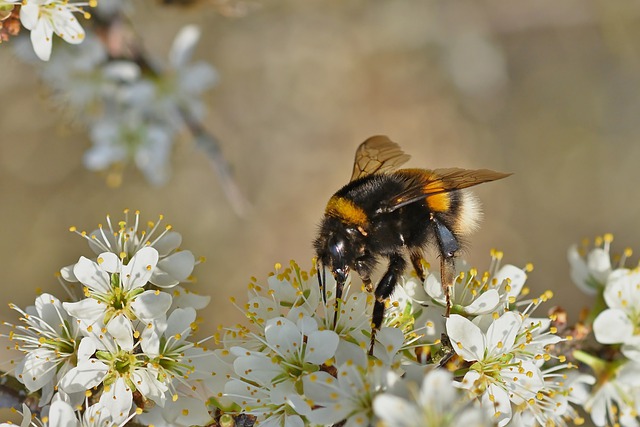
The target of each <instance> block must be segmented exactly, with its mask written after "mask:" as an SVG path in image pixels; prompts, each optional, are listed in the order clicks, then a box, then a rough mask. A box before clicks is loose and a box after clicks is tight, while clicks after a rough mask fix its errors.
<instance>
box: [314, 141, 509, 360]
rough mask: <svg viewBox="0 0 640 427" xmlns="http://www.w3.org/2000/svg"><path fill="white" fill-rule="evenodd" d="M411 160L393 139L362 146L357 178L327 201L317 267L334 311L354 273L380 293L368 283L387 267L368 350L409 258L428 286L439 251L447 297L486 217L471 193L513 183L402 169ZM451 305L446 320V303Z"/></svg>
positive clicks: (482, 173)
mask: <svg viewBox="0 0 640 427" xmlns="http://www.w3.org/2000/svg"><path fill="white" fill-rule="evenodd" d="M408 159H409V156H407V155H406V154H404V153H403V152H402V150H400V148H399V146H398V145H397V144H396V143H394V142H392V141H390V140H389V139H388V138H387V137H384V136H376V137H372V138H369V139H368V140H366V141H365V142H364V143H362V144H361V145H360V147H359V148H358V150H357V151H356V159H355V164H354V171H353V174H352V179H351V181H350V182H349V183H348V184H346V185H345V186H344V187H342V188H341V189H340V190H338V191H337V192H336V193H335V194H334V195H333V196H332V197H331V198H330V199H329V202H328V203H327V206H326V209H325V213H324V218H323V220H322V222H321V224H320V230H319V233H318V237H317V238H316V240H315V241H314V247H315V249H316V253H317V259H318V264H319V266H323V267H324V266H326V267H329V269H330V270H331V272H332V274H333V276H334V277H335V279H336V295H335V296H336V304H337V303H338V300H339V299H340V298H341V295H342V286H343V285H344V283H345V281H346V279H347V276H348V274H349V272H350V271H351V270H355V271H356V272H357V273H358V274H359V275H360V277H361V278H362V280H363V282H364V283H365V286H366V287H367V289H368V290H370V291H374V288H373V287H372V286H371V279H370V276H371V274H372V272H373V270H374V269H375V267H376V265H377V264H378V263H379V262H380V259H381V258H386V259H387V260H388V267H387V271H386V273H385V274H384V275H383V277H382V279H380V281H379V282H378V284H377V285H376V287H375V297H376V302H375V305H374V312H373V319H372V324H373V330H372V336H371V349H370V351H372V349H373V344H374V338H375V331H376V330H377V329H379V328H380V326H381V324H382V319H383V315H384V308H385V305H384V303H385V301H386V300H387V299H388V298H389V296H390V295H391V293H392V292H393V290H394V288H395V286H396V284H397V283H398V281H399V279H400V276H401V275H402V274H403V273H404V272H405V270H406V268H407V266H408V263H407V260H406V259H405V257H406V255H407V254H408V255H409V258H410V261H411V263H412V264H413V267H414V268H415V270H416V272H417V273H418V275H419V276H420V277H421V278H422V279H424V271H423V269H422V264H421V259H422V258H423V257H424V251H425V250H426V249H427V248H428V247H430V246H433V247H435V248H436V249H437V251H438V252H439V254H440V260H441V279H442V284H443V287H447V290H446V292H447V296H448V286H450V285H451V284H452V282H453V271H454V264H453V259H454V257H455V255H456V254H457V253H458V251H459V250H460V248H461V245H462V242H463V238H464V236H466V235H467V234H469V233H470V232H471V231H473V230H474V229H475V228H476V227H477V223H478V221H479V219H480V217H481V213H480V209H479V203H478V202H477V200H476V198H475V197H474V196H473V195H472V194H471V193H470V192H469V191H468V190H466V188H467V187H471V186H474V185H477V184H480V183H483V182H489V181H493V180H496V179H501V178H504V177H506V176H508V174H503V173H499V172H494V171H490V170H487V169H479V170H467V169H459V168H450V169H436V170H427V169H396V167H397V166H398V165H401V164H403V163H404V162H406V161H407V160H408ZM321 283H322V281H321ZM322 286H324V285H322ZM447 304H448V305H447V311H446V315H448V309H449V301H448V299H447ZM336 316H337V311H336Z"/></svg>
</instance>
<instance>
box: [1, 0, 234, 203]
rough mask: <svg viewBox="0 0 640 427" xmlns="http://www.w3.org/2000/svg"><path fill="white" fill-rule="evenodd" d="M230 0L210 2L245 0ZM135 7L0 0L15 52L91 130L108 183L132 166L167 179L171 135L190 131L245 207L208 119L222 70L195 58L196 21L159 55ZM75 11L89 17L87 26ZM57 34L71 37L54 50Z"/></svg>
mask: <svg viewBox="0 0 640 427" xmlns="http://www.w3.org/2000/svg"><path fill="white" fill-rule="evenodd" d="M167 3H169V2H167ZM185 3H189V2H185ZM216 3H217V2H216ZM224 3H225V5H222V4H220V5H214V8H216V9H217V10H218V11H219V12H220V13H226V14H229V13H232V11H231V9H232V6H233V5H238V6H240V5H241V4H243V0H230V1H226V2H224ZM244 9H246V8H244ZM244 9H243V8H238V10H237V11H236V12H235V13H236V14H241V13H243V10H244ZM89 10H90V11H91V12H89ZM133 13H134V2H130V1H122V0H100V2H97V0H89V1H88V2H81V1H75V0H0V43H1V42H2V41H8V40H9V39H10V38H11V42H12V45H13V46H14V47H15V52H16V54H17V56H18V57H20V58H21V59H23V60H24V61H25V62H27V63H30V64H31V65H33V67H34V69H35V70H36V71H37V72H39V74H40V75H41V78H42V80H43V81H44V82H45V83H46V84H47V85H48V86H49V87H50V89H51V90H50V91H49V92H48V93H49V94H50V96H51V97H52V98H53V100H54V103H55V104H57V105H58V106H59V107H60V110H61V111H60V113H61V114H67V115H68V116H69V117H71V118H72V121H73V122H74V123H76V124H79V125H80V126H82V127H84V128H85V129H86V130H87V133H88V136H89V140H90V141H91V146H90V148H88V149H87V151H86V152H85V154H84V157H83V163H84V166H85V167H86V168H87V169H88V170H91V171H96V172H100V173H102V174H103V175H104V176H105V179H106V182H107V185H109V186H111V187H118V186H120V185H122V182H123V180H124V173H125V171H126V170H127V169H128V168H129V167H130V166H133V167H135V168H137V169H138V170H140V171H141V172H142V174H143V175H144V177H145V178H146V179H147V181H148V182H150V183H151V184H152V185H163V184H165V183H166V182H167V181H168V179H169V178H170V176H171V156H172V153H173V151H174V146H175V143H176V142H177V140H178V139H179V137H180V136H181V135H183V134H185V133H187V134H190V136H191V137H192V139H193V141H194V143H195V145H196V146H197V147H198V148H200V149H201V150H202V151H203V152H204V154H205V155H206V156H208V157H209V158H210V160H211V164H212V166H213V169H215V171H216V172H217V174H218V176H219V178H220V182H221V185H222V187H223V190H224V191H225V194H226V195H227V197H228V199H229V201H230V202H231V204H232V207H233V208H234V209H235V210H236V212H238V213H239V214H242V213H243V212H244V209H245V207H246V202H245V200H244V198H243V197H242V195H241V192H240V191H239V190H238V188H237V187H236V184H235V182H234V180H233V179H232V177H231V172H230V167H229V166H228V164H227V162H226V160H225V159H224V157H223V155H222V151H221V149H220V147H219V145H218V140H217V139H216V138H215V136H214V135H212V134H211V133H210V131H209V130H208V129H207V127H206V126H205V125H204V123H203V119H204V116H205V105H204V102H203V100H202V98H203V94H204V92H205V91H207V90H209V89H210V88H211V87H213V86H214V85H215V84H216V83H217V79H218V76H217V72H216V70H215V68H214V67H213V66H212V65H211V64H209V63H207V62H204V61H193V60H192V57H193V53H194V50H195V49H196V46H197V44H198V41H199V39H200V30H199V28H197V27H196V26H194V25H186V26H184V27H183V28H182V29H180V30H179V31H177V35H176V37H175V40H174V42H173V45H172V46H171V49H170V51H169V52H168V59H167V60H165V61H162V60H161V59H160V58H156V57H154V56H151V55H150V54H149V53H148V52H147V50H146V47H145V46H144V44H145V43H144V40H142V38H141V37H142V36H141V35H140V36H138V34H140V33H139V32H138V30H137V29H136V28H134V26H135V25H134V24H135V19H134V18H133ZM78 15H81V16H83V17H84V18H85V19H86V20H87V22H86V24H85V25H84V27H83V25H81V24H80V22H79V20H78V18H77V17H76V16H78ZM90 18H91V19H90ZM21 27H24V28H26V29H28V30H30V40H31V41H30V42H29V41H28V39H27V38H26V37H15V38H12V37H14V36H17V35H18V34H19V33H20V29H21ZM53 34H56V35H57V37H53ZM56 38H61V39H63V40H65V41H66V42H68V43H67V44H64V43H63V44H60V45H59V44H56V46H55V49H54V50H55V53H54V54H53V55H52V46H53V44H54V43H53V40H54V39H56Z"/></svg>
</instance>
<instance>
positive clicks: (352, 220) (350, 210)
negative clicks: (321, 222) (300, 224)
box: [325, 196, 369, 227]
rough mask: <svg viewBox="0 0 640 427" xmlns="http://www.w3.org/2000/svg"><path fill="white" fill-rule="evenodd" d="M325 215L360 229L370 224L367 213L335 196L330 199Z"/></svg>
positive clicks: (348, 201)
mask: <svg viewBox="0 0 640 427" xmlns="http://www.w3.org/2000/svg"><path fill="white" fill-rule="evenodd" d="M325 213H326V214H327V215H329V216H332V217H334V218H338V219H341V220H343V221H344V222H346V223H347V224H350V225H354V226H358V227H366V226H367V224H368V223H369V218H368V217H367V214H366V213H365V211H364V210H363V209H362V208H361V207H360V206H358V205H356V204H355V203H353V202H352V201H351V200H348V199H345V198H344V197H337V196H333V197H332V198H331V199H329V203H327V209H326V210H325Z"/></svg>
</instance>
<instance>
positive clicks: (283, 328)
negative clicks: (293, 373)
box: [264, 317, 302, 359]
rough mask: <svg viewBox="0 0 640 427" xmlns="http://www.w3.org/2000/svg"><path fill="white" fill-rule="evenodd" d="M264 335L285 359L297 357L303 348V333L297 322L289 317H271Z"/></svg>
mask: <svg viewBox="0 0 640 427" xmlns="http://www.w3.org/2000/svg"><path fill="white" fill-rule="evenodd" d="M264 335H265V338H266V340H267V343H268V344H269V346H270V347H271V348H272V349H273V350H274V351H276V352H277V353H278V354H280V355H281V356H282V357H284V358H285V359H288V358H291V357H295V355H297V354H298V352H299V351H300V350H301V348H302V334H301V333H300V330H299V329H298V327H297V326H296V324H295V323H293V322H292V321H291V320H289V319H287V318H284V317H277V318H274V319H269V320H268V321H267V325H266V326H265V328H264Z"/></svg>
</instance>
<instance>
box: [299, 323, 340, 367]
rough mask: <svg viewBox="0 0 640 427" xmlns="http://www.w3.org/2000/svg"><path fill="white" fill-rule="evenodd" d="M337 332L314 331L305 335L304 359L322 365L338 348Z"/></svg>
mask: <svg viewBox="0 0 640 427" xmlns="http://www.w3.org/2000/svg"><path fill="white" fill-rule="evenodd" d="M338 341H339V338H338V334H336V333H335V332H333V331H328V330H325V331H316V332H313V333H311V334H310V335H309V336H308V337H307V346H306V352H305V357H304V359H305V361H306V362H309V363H314V364H316V365H322V364H323V363H324V362H326V361H327V360H329V359H331V358H332V357H333V356H334V355H335V353H336V349H337V348H338Z"/></svg>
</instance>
